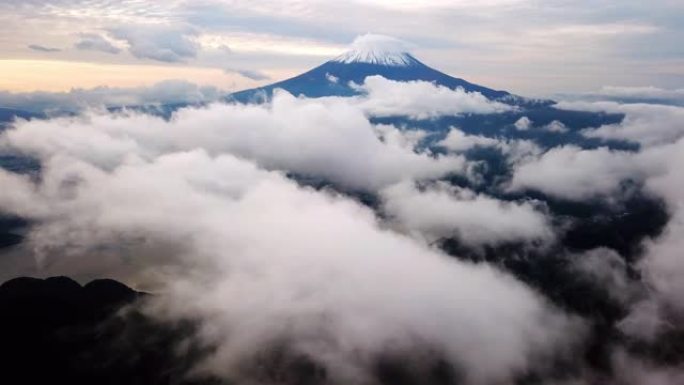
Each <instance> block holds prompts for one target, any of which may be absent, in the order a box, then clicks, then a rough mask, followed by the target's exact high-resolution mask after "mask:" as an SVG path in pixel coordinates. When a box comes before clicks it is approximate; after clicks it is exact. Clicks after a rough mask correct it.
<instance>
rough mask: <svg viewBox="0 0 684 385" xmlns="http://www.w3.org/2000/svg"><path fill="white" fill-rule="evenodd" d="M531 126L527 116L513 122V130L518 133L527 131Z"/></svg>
mask: <svg viewBox="0 0 684 385" xmlns="http://www.w3.org/2000/svg"><path fill="white" fill-rule="evenodd" d="M531 126H532V121H531V120H530V118H528V117H527V116H523V117H522V118H520V119H518V120H517V121H516V122H515V128H516V129H518V130H519V131H525V130H528V129H529V128H530V127H531Z"/></svg>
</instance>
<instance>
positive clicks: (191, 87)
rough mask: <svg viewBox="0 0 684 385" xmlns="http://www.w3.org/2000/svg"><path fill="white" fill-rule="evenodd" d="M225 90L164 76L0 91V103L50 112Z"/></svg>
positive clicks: (160, 101)
mask: <svg viewBox="0 0 684 385" xmlns="http://www.w3.org/2000/svg"><path fill="white" fill-rule="evenodd" d="M226 93H227V92H226V91H222V90H219V89H217V88H215V87H209V86H199V85H196V84H193V83H189V82H187V81H184V80H166V81H163V82H159V83H156V84H153V85H151V86H147V87H146V86H142V87H131V88H115V87H96V88H90V89H79V88H75V89H72V90H70V91H67V92H44V91H36V92H23V93H19V92H17V93H14V92H7V91H0V105H2V106H3V107H9V108H15V109H19V110H24V111H29V112H36V113H48V114H50V113H64V112H79V111H82V110H84V109H87V108H103V107H119V106H146V105H164V104H173V103H208V102H212V101H215V100H217V99H219V98H220V97H222V96H224V95H226Z"/></svg>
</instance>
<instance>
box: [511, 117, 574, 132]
mask: <svg viewBox="0 0 684 385" xmlns="http://www.w3.org/2000/svg"><path fill="white" fill-rule="evenodd" d="M521 119H522V118H521ZM541 129H542V130H545V131H549V132H557V133H565V132H568V128H567V127H565V125H564V124H563V122H560V121H558V120H554V121H552V122H551V123H549V124H547V125H545V126H544V127H542V128H541Z"/></svg>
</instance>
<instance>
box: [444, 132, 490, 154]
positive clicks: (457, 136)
mask: <svg viewBox="0 0 684 385" xmlns="http://www.w3.org/2000/svg"><path fill="white" fill-rule="evenodd" d="M499 143H500V141H499V140H497V139H493V138H488V137H486V136H480V135H468V134H466V133H465V132H463V131H461V130H459V129H458V128H456V127H452V128H451V130H449V133H448V134H447V136H446V137H445V138H444V139H442V140H441V141H440V142H439V143H437V145H439V146H442V147H445V148H448V149H449V150H452V151H468V150H470V149H471V148H474V147H494V146H497V145H498V144H499Z"/></svg>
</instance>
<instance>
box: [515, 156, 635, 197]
mask: <svg viewBox="0 0 684 385" xmlns="http://www.w3.org/2000/svg"><path fill="white" fill-rule="evenodd" d="M645 166H646V165H644V166H643V167H642V166H641V165H639V163H638V161H637V159H636V158H635V156H634V154H632V153H629V152H624V151H614V150H610V149H608V148H605V147H601V148H598V149H595V150H584V149H581V148H579V147H576V146H571V145H568V146H562V147H556V148H552V149H551V150H549V151H547V152H546V153H544V154H543V155H541V156H540V157H533V158H529V157H528V158H527V159H526V160H525V161H524V162H521V163H520V164H518V165H517V166H516V167H515V170H514V173H513V177H512V179H511V181H510V185H509V186H508V188H509V189H510V190H518V191H519V190H526V189H531V190H537V191H541V192H543V193H546V194H549V195H551V196H554V197H558V198H563V199H569V200H582V199H589V198H592V197H597V196H604V197H607V196H609V195H610V194H613V193H616V192H618V191H619V190H620V184H621V183H622V182H624V181H626V180H628V179H631V180H636V181H640V180H643V177H644V172H645V170H644V169H643V168H644V167H645Z"/></svg>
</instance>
